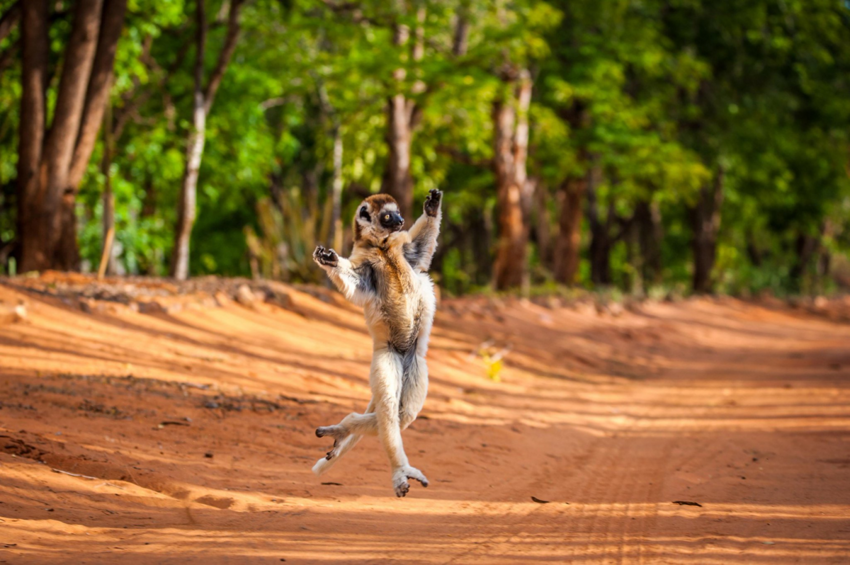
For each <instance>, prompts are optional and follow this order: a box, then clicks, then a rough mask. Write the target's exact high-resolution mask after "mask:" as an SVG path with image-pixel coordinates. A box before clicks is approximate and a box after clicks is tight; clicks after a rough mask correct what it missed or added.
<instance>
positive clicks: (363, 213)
mask: <svg viewBox="0 0 850 565" xmlns="http://www.w3.org/2000/svg"><path fill="white" fill-rule="evenodd" d="M360 217H361V218H363V219H364V220H371V219H372V218H371V217H370V216H369V210H367V209H366V206H363V207H362V208H360Z"/></svg>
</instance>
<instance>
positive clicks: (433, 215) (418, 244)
mask: <svg viewBox="0 0 850 565" xmlns="http://www.w3.org/2000/svg"><path fill="white" fill-rule="evenodd" d="M442 197H443V193H442V192H440V191H439V190H432V191H431V192H430V193H428V197H427V198H426V199H425V206H424V208H425V212H424V213H423V214H422V215H421V216H420V217H419V219H418V220H416V223H415V224H413V227H412V228H410V231H409V232H408V233H409V234H410V243H405V244H404V258H405V259H407V262H408V263H410V266H411V267H413V270H414V271H421V272H425V271H427V270H428V269H429V268H430V267H431V259H433V258H434V251H436V249H437V236H438V235H439V234H440V220H441V219H442V212H441V210H440V200H441V199H442Z"/></svg>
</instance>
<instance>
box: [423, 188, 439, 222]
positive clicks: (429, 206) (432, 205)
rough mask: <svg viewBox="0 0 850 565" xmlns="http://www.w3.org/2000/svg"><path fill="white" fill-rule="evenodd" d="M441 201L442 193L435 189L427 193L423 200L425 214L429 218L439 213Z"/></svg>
mask: <svg viewBox="0 0 850 565" xmlns="http://www.w3.org/2000/svg"><path fill="white" fill-rule="evenodd" d="M442 200H443V193H442V191H439V190H437V189H436V188H434V189H431V192H429V193H428V196H427V198H425V213H426V214H428V215H429V216H431V217H434V216H436V215H437V212H439V211H440V202H441V201H442Z"/></svg>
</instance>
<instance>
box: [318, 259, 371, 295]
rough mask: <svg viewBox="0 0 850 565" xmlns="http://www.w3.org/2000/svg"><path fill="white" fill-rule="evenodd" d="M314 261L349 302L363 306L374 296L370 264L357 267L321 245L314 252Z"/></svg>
mask: <svg viewBox="0 0 850 565" xmlns="http://www.w3.org/2000/svg"><path fill="white" fill-rule="evenodd" d="M313 259H314V260H315V261H316V263H318V264H319V266H320V267H321V268H322V269H323V270H324V271H325V272H326V273H327V274H328V277H329V278H330V279H331V281H332V282H333V283H334V285H336V287H337V288H338V289H339V291H340V292H341V293H342V294H343V295H344V296H345V298H346V299H347V300H348V301H349V302H351V303H353V304H356V305H358V306H363V305H364V304H365V303H366V301H368V300H369V299H370V298H372V296H374V293H375V284H374V280H373V279H374V275H373V274H372V269H371V267H370V266H369V265H368V264H366V265H362V266H359V267H357V266H355V265H354V264H353V263H352V262H351V261H350V260H348V259H345V258H343V257H340V256H339V255H337V253H336V251H334V250H333V249H325V248H324V247H322V246H321V245H320V246H318V247H316V250H315V251H314V252H313Z"/></svg>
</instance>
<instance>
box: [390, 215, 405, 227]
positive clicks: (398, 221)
mask: <svg viewBox="0 0 850 565" xmlns="http://www.w3.org/2000/svg"><path fill="white" fill-rule="evenodd" d="M403 223H404V218H402V217H401V214H399V213H398V212H393V213H392V225H393V226H400V225H402V224H403Z"/></svg>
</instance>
